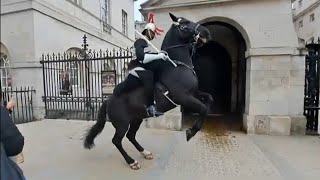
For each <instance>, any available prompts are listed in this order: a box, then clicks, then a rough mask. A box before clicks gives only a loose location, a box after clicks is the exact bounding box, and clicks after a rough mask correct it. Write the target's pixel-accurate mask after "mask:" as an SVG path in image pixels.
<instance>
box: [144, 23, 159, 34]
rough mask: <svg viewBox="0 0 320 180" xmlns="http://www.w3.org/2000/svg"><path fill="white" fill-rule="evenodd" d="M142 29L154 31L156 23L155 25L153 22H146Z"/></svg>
mask: <svg viewBox="0 0 320 180" xmlns="http://www.w3.org/2000/svg"><path fill="white" fill-rule="evenodd" d="M144 30H150V31H152V32H153V33H156V30H157V28H156V25H155V24H153V23H148V24H146V26H145V27H144V29H143V31H144Z"/></svg>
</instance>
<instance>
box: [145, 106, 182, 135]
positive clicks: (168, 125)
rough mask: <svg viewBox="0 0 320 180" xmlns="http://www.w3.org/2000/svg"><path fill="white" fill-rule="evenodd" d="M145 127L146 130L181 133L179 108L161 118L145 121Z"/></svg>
mask: <svg viewBox="0 0 320 180" xmlns="http://www.w3.org/2000/svg"><path fill="white" fill-rule="evenodd" d="M145 125H146V127H147V128H155V129H167V130H174V131H181V130H182V113H181V108H180V106H178V107H176V108H174V109H172V110H170V111H168V112H166V113H165V114H164V115H163V116H160V117H157V118H147V119H145Z"/></svg>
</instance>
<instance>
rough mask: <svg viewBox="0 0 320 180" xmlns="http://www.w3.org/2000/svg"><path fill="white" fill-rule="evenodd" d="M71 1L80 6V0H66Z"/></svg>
mask: <svg viewBox="0 0 320 180" xmlns="http://www.w3.org/2000/svg"><path fill="white" fill-rule="evenodd" d="M68 1H71V2H72V3H73V4H76V5H78V6H82V0H68Z"/></svg>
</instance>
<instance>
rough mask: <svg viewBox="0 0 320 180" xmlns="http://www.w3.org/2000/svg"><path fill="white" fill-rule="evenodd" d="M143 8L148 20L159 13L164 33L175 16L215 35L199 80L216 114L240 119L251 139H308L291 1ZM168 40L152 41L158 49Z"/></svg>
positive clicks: (164, 3)
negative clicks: (296, 135) (254, 136)
mask: <svg viewBox="0 0 320 180" xmlns="http://www.w3.org/2000/svg"><path fill="white" fill-rule="evenodd" d="M141 7H142V8H141V13H142V14H143V15H144V16H145V17H146V16H147V14H148V13H149V12H153V13H155V22H156V24H157V26H158V27H160V28H162V29H165V30H168V29H169V28H170V26H171V25H172V22H171V19H170V17H169V14H168V13H169V12H171V13H173V14H174V15H176V16H177V17H179V16H182V17H185V18H187V19H190V20H192V21H194V22H198V23H200V24H202V25H204V26H206V27H207V28H208V29H209V30H210V32H211V34H212V37H213V38H212V40H211V42H210V43H208V44H207V45H206V46H205V47H204V48H203V50H202V52H200V53H203V54H201V58H199V62H198V66H200V68H201V71H199V72H198V76H199V83H200V89H202V90H203V91H207V92H210V93H211V94H212V96H213V98H214V100H215V105H214V107H213V109H211V112H212V113H238V114H240V115H241V116H242V117H243V118H242V123H243V128H244V129H245V130H246V131H247V132H248V133H255V134H270V135H289V134H293V133H300V134H304V133H305V132H304V130H305V124H306V118H305V117H304V116H303V101H304V100H303V98H304V69H305V65H304V55H305V54H304V52H302V50H301V49H300V48H299V44H298V37H297V33H296V32H295V28H294V23H293V21H292V5H291V1H287V0H268V1H260V0H254V1H252V0H216V1H209V0H207V1H204V0H170V1H168V0H149V1H147V2H145V3H144V4H142V5H141ZM163 37H164V35H163V36H161V37H158V38H157V39H155V40H154V41H153V42H154V44H155V45H156V46H157V47H158V48H160V46H161V42H162V40H163ZM200 60H201V61H200ZM217 67H218V68H217ZM162 124H165V126H166V125H167V124H166V123H162Z"/></svg>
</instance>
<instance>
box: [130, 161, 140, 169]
mask: <svg viewBox="0 0 320 180" xmlns="http://www.w3.org/2000/svg"><path fill="white" fill-rule="evenodd" d="M130 168H131V169H133V170H139V169H140V168H141V166H140V164H139V163H138V161H134V163H132V164H130Z"/></svg>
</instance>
